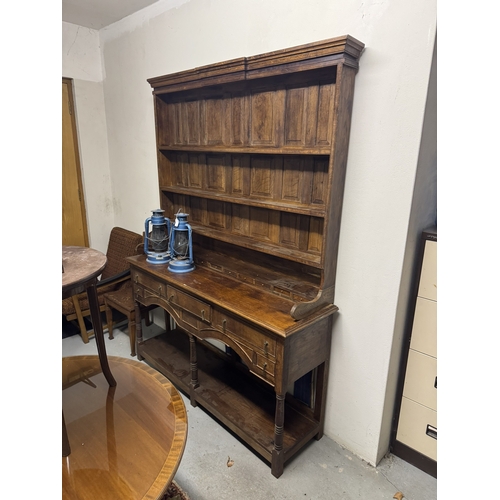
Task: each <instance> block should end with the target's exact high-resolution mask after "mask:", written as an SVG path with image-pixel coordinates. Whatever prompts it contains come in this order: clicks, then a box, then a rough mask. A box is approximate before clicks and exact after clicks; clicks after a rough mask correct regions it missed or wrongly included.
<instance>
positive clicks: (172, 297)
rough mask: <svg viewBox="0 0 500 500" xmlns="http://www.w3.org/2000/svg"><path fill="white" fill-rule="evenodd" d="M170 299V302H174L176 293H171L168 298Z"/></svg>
mask: <svg viewBox="0 0 500 500" xmlns="http://www.w3.org/2000/svg"><path fill="white" fill-rule="evenodd" d="M168 301H169V302H173V301H174V294H172V295H170V297H169V298H168Z"/></svg>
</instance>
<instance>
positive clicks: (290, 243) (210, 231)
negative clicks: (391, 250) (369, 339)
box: [148, 35, 364, 320]
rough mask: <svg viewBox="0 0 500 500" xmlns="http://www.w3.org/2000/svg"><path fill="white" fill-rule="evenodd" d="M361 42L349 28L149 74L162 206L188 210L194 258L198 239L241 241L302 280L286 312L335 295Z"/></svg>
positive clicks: (255, 255) (251, 253)
mask: <svg viewBox="0 0 500 500" xmlns="http://www.w3.org/2000/svg"><path fill="white" fill-rule="evenodd" d="M363 47H364V45H363V44H362V43H361V42H359V41H358V40H356V39H355V38H353V37H351V36H349V35H347V36H344V37H339V38H332V39H329V40H324V41H321V42H315V43H310V44H306V45H302V46H298V47H292V48H289V49H284V50H278V51H274V52H269V53H267V54H261V55H257V56H252V57H242V58H238V59H233V60H230V61H225V62H221V63H216V64H212V65H209V66H203V67H199V68H194V69H190V70H187V71H181V72H178V73H174V74H170V75H165V76H159V77H156V78H151V79H149V80H148V82H149V83H150V85H151V87H152V88H153V95H154V103H155V120H156V144H157V156H158V179H159V189H160V200H161V208H162V209H164V210H165V213H166V216H167V217H173V216H174V214H175V213H177V212H179V211H183V212H185V213H188V214H189V222H190V224H191V226H192V228H193V240H194V245H195V248H197V249H200V251H201V253H203V258H201V256H200V251H195V255H194V256H195V261H196V263H197V265H201V266H205V267H207V268H210V267H211V260H210V257H209V256H207V252H206V251H204V252H203V251H202V249H206V248H207V247H209V248H210V249H211V251H213V252H214V255H221V254H223V253H224V252H227V251H230V252H232V253H234V252H236V253H237V254H238V253H240V251H242V250H243V249H244V250H245V255H246V256H247V257H248V258H250V259H252V261H253V262H256V261H258V262H259V266H261V268H263V269H266V268H267V267H268V268H269V270H270V274H272V273H271V269H275V268H276V266H277V267H278V268H281V269H289V273H290V274H292V275H293V277H292V281H293V282H294V283H300V282H301V281H303V282H304V283H307V284H306V286H305V288H307V289H308V293H306V294H305V296H302V299H301V300H299V301H298V302H297V303H293V304H292V305H291V308H290V314H291V315H292V317H293V318H294V319H296V320H297V319H301V318H304V317H306V316H307V315H308V314H310V313H312V312H314V311H317V310H318V309H321V308H322V307H326V306H328V305H332V304H333V299H334V284H335V274H336V264H337V250H338V235H339V230H340V218H341V210H342V199H343V190H344V182H345V169H346V163H347V150H348V142H349V130H350V121H351V110H352V101H353V94H354V77H355V74H356V72H357V69H358V59H359V57H360V55H361V52H362V50H363ZM227 256H228V259H227V261H228V262H233V260H232V259H230V258H229V257H232V256H234V255H232V254H227ZM219 260H220V259H219ZM222 260H224V259H222ZM280 261H281V262H280ZM238 267H239V268H241V265H238ZM225 268H226V269H227V273H228V274H231V275H233V276H235V275H236V276H239V275H240V273H238V272H236V271H234V272H232V270H231V269H230V268H229V267H228V266H225ZM280 272H281V271H280ZM243 274H245V273H243ZM243 274H242V275H243ZM265 274H266V272H264V275H265ZM310 276H314V278H313V279H312V281H313V282H314V285H313V286H312V288H311V279H310ZM258 278H259V279H260V280H261V281H262V275H260V276H258ZM252 279H253V278H252ZM294 287H295V288H297V287H296V286H295V285H294ZM268 288H269V290H270V291H271V293H278V294H280V293H281V292H279V291H278V292H276V291H275V287H273V286H270V287H268ZM278 288H279V287H278ZM298 288H301V287H300V286H298ZM291 296H294V294H293V293H292V295H291ZM306 297H307V298H306Z"/></svg>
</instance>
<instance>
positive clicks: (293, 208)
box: [160, 186, 326, 218]
mask: <svg viewBox="0 0 500 500" xmlns="http://www.w3.org/2000/svg"><path fill="white" fill-rule="evenodd" d="M160 189H161V190H162V191H164V192H166V193H175V194H180V195H184V196H191V197H195V198H207V199H210V200H217V201H223V202H225V203H236V204H238V205H245V206H252V207H261V208H267V209H269V210H276V211H279V212H290V213H295V214H301V215H309V216H312V217H319V218H324V217H325V216H326V211H325V207H324V206H317V207H315V206H311V205H298V204H293V203H280V202H277V201H275V200H272V201H267V200H259V199H256V198H248V197H242V196H229V195H227V194H221V193H215V192H212V191H204V190H202V189H196V190H195V189H193V188H183V187H179V186H160Z"/></svg>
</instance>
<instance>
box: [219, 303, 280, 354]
mask: <svg viewBox="0 0 500 500" xmlns="http://www.w3.org/2000/svg"><path fill="white" fill-rule="evenodd" d="M213 326H214V327H215V328H217V329H218V330H219V331H221V332H223V333H225V334H226V335H228V336H231V335H234V338H235V339H236V340H241V341H242V342H244V343H246V344H247V345H250V346H252V347H254V348H256V349H258V350H259V351H260V353H261V354H263V355H264V356H266V357H269V356H272V357H275V356H276V340H275V339H272V338H269V337H268V336H267V335H265V334H264V333H262V332H259V331H258V330H255V329H253V328H251V327H250V326H248V325H246V324H244V323H242V322H240V321H238V320H236V319H235V318H233V317H232V316H229V315H225V314H223V313H222V312H221V311H214V314H213Z"/></svg>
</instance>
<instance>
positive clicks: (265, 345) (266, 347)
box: [264, 340, 269, 356]
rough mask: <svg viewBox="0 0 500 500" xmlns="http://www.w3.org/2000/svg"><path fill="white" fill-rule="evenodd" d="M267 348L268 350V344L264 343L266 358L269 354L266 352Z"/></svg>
mask: <svg viewBox="0 0 500 500" xmlns="http://www.w3.org/2000/svg"><path fill="white" fill-rule="evenodd" d="M268 348H269V342H267V340H266V342H264V353H265V354H266V356H267V355H268V354H269V351H268Z"/></svg>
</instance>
